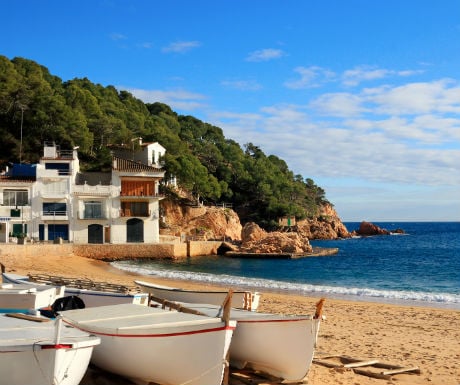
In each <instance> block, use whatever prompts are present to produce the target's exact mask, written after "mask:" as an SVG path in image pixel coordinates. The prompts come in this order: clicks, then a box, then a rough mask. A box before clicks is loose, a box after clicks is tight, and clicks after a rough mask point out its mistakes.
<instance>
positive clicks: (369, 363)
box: [343, 360, 379, 368]
mask: <svg viewBox="0 0 460 385" xmlns="http://www.w3.org/2000/svg"><path fill="white" fill-rule="evenodd" d="M378 362H379V361H378V360H368V361H358V362H350V363H349V364H345V365H343V366H344V367H345V368H359V367H361V366H372V365H374V364H377V363H378Z"/></svg>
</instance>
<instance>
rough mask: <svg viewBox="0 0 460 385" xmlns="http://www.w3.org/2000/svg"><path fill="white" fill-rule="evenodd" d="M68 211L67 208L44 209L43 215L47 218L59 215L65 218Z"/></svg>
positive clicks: (60, 217)
mask: <svg viewBox="0 0 460 385" xmlns="http://www.w3.org/2000/svg"><path fill="white" fill-rule="evenodd" d="M67 215H68V213H67V210H63V211H48V210H47V211H42V217H47V218H50V217H52V218H56V217H58V218H59V219H63V217H67Z"/></svg>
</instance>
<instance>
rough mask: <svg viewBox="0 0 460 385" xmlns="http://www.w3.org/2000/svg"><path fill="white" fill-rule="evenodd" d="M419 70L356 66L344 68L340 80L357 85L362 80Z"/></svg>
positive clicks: (412, 73) (413, 72)
mask: <svg viewBox="0 0 460 385" xmlns="http://www.w3.org/2000/svg"><path fill="white" fill-rule="evenodd" d="M421 73H423V71H420V70H403V71H395V70H388V69H384V68H375V67H370V66H358V67H355V68H353V69H351V70H346V71H344V72H343V74H342V82H343V84H344V85H345V86H353V87H354V86H357V85H359V84H360V83H362V82H364V81H372V80H378V79H384V78H387V77H390V76H396V77H407V76H413V75H417V74H421Z"/></svg>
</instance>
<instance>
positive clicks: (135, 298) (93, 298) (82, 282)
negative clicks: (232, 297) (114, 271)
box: [2, 273, 149, 307]
mask: <svg viewBox="0 0 460 385" xmlns="http://www.w3.org/2000/svg"><path fill="white" fill-rule="evenodd" d="M2 277H3V282H7V283H15V284H28V285H34V286H37V285H38V284H41V285H47V286H48V287H51V286H59V285H65V293H64V295H65V296H76V297H79V298H81V300H82V301H83V302H84V304H85V307H95V306H103V305H116V304H120V303H134V304H138V305H147V304H148V297H149V295H148V293H137V292H130V291H129V290H128V288H127V287H125V286H121V285H113V284H109V283H106V282H95V281H91V280H87V279H77V278H64V277H55V276H49V275H32V276H24V275H17V274H11V273H2ZM30 278H32V280H31V279H30ZM72 285H73V286H72Z"/></svg>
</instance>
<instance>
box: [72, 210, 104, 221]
mask: <svg viewBox="0 0 460 385" xmlns="http://www.w3.org/2000/svg"><path fill="white" fill-rule="evenodd" d="M78 219H107V215H106V214H105V213H100V214H88V213H85V212H83V211H80V212H78Z"/></svg>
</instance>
